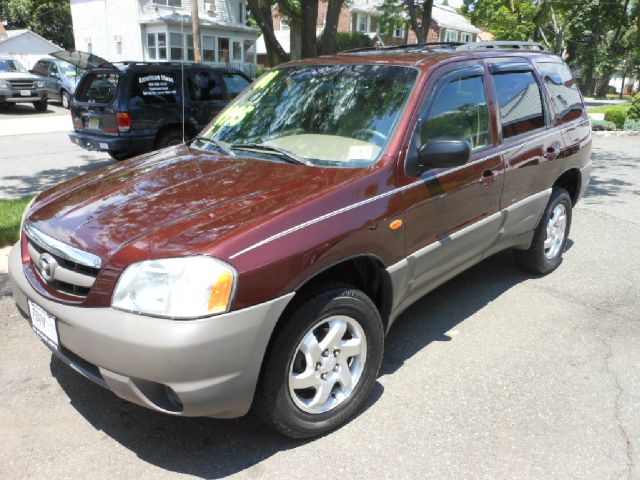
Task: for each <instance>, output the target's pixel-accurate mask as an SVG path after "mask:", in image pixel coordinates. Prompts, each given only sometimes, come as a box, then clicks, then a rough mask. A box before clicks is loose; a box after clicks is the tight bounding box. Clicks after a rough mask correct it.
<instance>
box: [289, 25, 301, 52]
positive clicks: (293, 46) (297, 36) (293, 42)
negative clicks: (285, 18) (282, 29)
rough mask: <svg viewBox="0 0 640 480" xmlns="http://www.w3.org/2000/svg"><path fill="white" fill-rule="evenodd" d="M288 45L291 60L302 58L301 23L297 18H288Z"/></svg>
mask: <svg viewBox="0 0 640 480" xmlns="http://www.w3.org/2000/svg"><path fill="white" fill-rule="evenodd" d="M289 44H290V49H289V55H290V58H291V60H299V59H300V58H302V56H301V55H302V22H301V21H300V19H299V18H294V17H289Z"/></svg>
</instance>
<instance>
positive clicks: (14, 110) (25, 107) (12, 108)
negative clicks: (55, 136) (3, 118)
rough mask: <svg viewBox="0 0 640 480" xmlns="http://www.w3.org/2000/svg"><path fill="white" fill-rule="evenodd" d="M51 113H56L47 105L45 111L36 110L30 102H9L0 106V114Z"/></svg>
mask: <svg viewBox="0 0 640 480" xmlns="http://www.w3.org/2000/svg"><path fill="white" fill-rule="evenodd" d="M51 113H57V112H56V110H53V109H52V108H51V106H50V105H49V106H48V108H47V111H46V112H38V111H36V109H35V108H34V107H33V104H31V103H15V104H13V103H10V104H8V105H7V106H5V107H0V115H2V114H7V115H46V114H51Z"/></svg>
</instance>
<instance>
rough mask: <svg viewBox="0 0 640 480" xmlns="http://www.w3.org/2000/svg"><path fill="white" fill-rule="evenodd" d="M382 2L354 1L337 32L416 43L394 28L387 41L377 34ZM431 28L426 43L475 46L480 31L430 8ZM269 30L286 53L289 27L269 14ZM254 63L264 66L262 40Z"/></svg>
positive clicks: (321, 6) (448, 11)
mask: <svg viewBox="0 0 640 480" xmlns="http://www.w3.org/2000/svg"><path fill="white" fill-rule="evenodd" d="M381 4H382V0H354V1H353V2H351V3H350V4H349V5H348V6H344V7H342V11H341V12H340V17H339V18H338V32H362V33H364V34H365V35H368V36H369V37H370V38H371V39H372V40H374V42H379V43H380V44H382V45H404V44H411V43H416V35H415V33H414V32H413V31H412V30H411V29H406V28H404V27H402V26H398V27H397V28H396V29H395V30H394V32H393V34H392V35H391V36H390V37H389V36H386V35H384V34H382V33H380V32H378V19H379V17H380V14H379V13H378V11H377V9H378V7H379V6H380V5H381ZM327 8H328V2H323V1H321V2H319V3H318V19H317V23H316V26H317V28H318V34H320V33H321V32H322V29H323V28H324V24H325V19H326V14H327ZM431 16H432V18H431V25H430V27H429V33H428V36H427V41H428V42H475V41H478V34H479V33H480V29H479V28H477V27H475V26H473V25H472V24H471V23H470V22H469V20H468V19H467V18H466V17H464V16H463V15H461V14H459V13H458V12H456V10H455V9H454V8H452V7H447V6H444V5H435V4H434V5H433V10H432V14H431ZM273 28H274V33H275V34H276V38H277V39H278V41H279V42H280V44H281V45H282V47H283V48H284V50H285V51H286V52H287V53H289V26H288V25H287V23H286V20H285V19H284V18H283V17H282V16H281V15H280V14H279V13H278V11H277V10H274V12H273ZM256 50H257V53H258V63H259V64H262V65H266V63H267V62H266V47H265V44H264V39H263V37H262V36H260V37H259V38H258V41H257V42H256Z"/></svg>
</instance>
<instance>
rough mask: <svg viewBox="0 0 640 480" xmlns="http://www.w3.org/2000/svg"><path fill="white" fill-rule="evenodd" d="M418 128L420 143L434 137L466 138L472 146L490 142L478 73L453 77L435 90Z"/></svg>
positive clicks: (482, 88)
mask: <svg viewBox="0 0 640 480" xmlns="http://www.w3.org/2000/svg"><path fill="white" fill-rule="evenodd" d="M433 98H434V100H433V101H432V102H431V104H430V106H429V110H428V113H427V115H426V118H424V120H423V121H422V124H421V129H420V144H421V145H422V144H424V143H425V142H427V141H428V140H431V139H434V138H452V139H460V140H466V141H467V142H469V145H470V147H471V150H472V151H474V150H479V149H482V148H484V147H487V146H489V145H490V144H491V135H490V128H489V109H488V108H487V97H486V95H485V89H484V82H483V80H482V77H481V76H473V77H462V78H456V79H455V80H452V81H450V82H447V83H446V84H445V85H444V86H440V87H439V88H438V89H437V90H436V95H435V96H434V97H433Z"/></svg>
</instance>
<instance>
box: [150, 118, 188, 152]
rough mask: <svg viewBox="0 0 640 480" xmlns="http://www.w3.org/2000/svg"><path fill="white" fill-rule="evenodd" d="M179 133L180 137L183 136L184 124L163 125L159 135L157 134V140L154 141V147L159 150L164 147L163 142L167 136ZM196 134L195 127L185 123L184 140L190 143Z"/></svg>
mask: <svg viewBox="0 0 640 480" xmlns="http://www.w3.org/2000/svg"><path fill="white" fill-rule="evenodd" d="M174 132H175V133H179V134H180V135H182V124H180V123H170V124H167V125H163V126H162V127H161V128H160V130H158V133H156V139H155V141H154V147H155V148H158V147H160V146H161V145H162V140H163V138H164V137H165V136H166V135H169V134H173V133H174ZM195 134H196V129H195V128H194V127H193V125H191V124H189V123H185V125H184V139H185V141H188V140H189V139H191V138H193V137H194V136H195Z"/></svg>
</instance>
